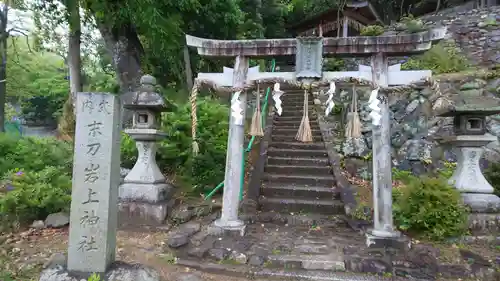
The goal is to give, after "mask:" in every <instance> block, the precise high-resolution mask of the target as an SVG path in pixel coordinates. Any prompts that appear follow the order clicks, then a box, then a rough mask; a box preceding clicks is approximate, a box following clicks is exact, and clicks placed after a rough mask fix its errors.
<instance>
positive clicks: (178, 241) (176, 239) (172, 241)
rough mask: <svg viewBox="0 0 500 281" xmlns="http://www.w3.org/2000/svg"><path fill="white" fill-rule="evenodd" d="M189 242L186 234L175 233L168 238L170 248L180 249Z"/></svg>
mask: <svg viewBox="0 0 500 281" xmlns="http://www.w3.org/2000/svg"><path fill="white" fill-rule="evenodd" d="M188 242H189V236H188V235H187V234H186V233H174V234H172V235H170V237H169V238H168V242H167V244H168V246H169V247H171V248H179V247H182V246H184V245H186V244H187V243H188Z"/></svg>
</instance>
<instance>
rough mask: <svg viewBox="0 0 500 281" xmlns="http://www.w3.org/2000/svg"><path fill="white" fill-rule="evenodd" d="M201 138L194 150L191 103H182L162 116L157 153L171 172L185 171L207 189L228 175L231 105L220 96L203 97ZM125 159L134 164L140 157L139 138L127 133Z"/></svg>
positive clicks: (198, 186)
mask: <svg viewBox="0 0 500 281" xmlns="http://www.w3.org/2000/svg"><path fill="white" fill-rule="evenodd" d="M197 115H198V126H197V129H198V130H197V141H198V144H199V147H200V152H199V154H198V156H197V157H194V156H193V154H192V147H191V145H192V138H191V105H190V104H189V103H186V104H183V105H180V106H178V107H177V108H176V109H175V110H174V111H173V112H168V113H165V114H163V116H162V131H163V132H165V133H166V134H167V138H166V139H165V140H164V141H162V142H161V143H160V145H159V148H158V154H157V157H156V160H157V163H158V166H159V167H160V169H161V170H162V171H164V172H166V173H168V174H176V175H181V176H182V177H183V178H184V179H185V180H186V182H187V183H190V184H192V185H193V186H194V190H193V191H194V192H205V191H208V190H211V189H212V188H214V187H215V186H216V185H217V184H218V183H220V182H221V181H222V180H223V179H224V167H225V161H226V143H227V133H228V127H229V125H228V121H229V109H228V107H227V106H226V105H223V104H221V102H220V101H219V100H216V99H211V98H208V97H207V98H203V99H200V100H199V101H198V110H197ZM121 153H122V163H123V165H124V166H126V167H129V168H130V167H132V165H133V164H134V163H135V160H136V159H137V150H136V148H135V142H134V141H133V140H132V139H130V137H128V136H126V135H124V136H123V139H122V147H121Z"/></svg>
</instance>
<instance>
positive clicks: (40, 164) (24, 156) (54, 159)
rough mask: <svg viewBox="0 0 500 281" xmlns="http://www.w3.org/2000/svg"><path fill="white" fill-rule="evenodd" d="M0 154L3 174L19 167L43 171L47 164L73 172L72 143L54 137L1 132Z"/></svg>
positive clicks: (62, 170) (64, 171)
mask: <svg viewBox="0 0 500 281" xmlns="http://www.w3.org/2000/svg"><path fill="white" fill-rule="evenodd" d="M0 155H2V157H1V158H0V173H2V174H3V173H5V172H7V171H9V170H14V169H17V168H22V169H23V171H41V170H43V169H44V168H45V167H47V166H54V167H58V169H59V171H60V172H61V173H66V174H70V173H71V165H72V155H73V149H72V146H71V144H70V143H67V142H64V141H60V140H56V139H53V138H36V137H18V136H12V135H7V134H0Z"/></svg>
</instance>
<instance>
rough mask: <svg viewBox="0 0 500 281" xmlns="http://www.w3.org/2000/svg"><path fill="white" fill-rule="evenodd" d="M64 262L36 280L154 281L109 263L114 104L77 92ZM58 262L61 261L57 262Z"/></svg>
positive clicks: (115, 176)
mask: <svg viewBox="0 0 500 281" xmlns="http://www.w3.org/2000/svg"><path fill="white" fill-rule="evenodd" d="M76 106H77V107H78V108H77V115H76V129H75V149H74V162H73V187H72V194H71V197H72V200H71V212H70V228H69V245H68V258H67V262H66V263H62V264H57V263H53V264H52V263H51V264H50V265H49V267H48V268H46V269H45V270H43V271H42V273H41V275H40V279H39V280H40V281H56V280H65V281H79V280H82V279H84V280H87V278H88V276H90V275H91V274H93V273H97V274H99V275H100V276H101V280H109V281H118V280H120V281H132V280H134V281H135V280H143V281H146V280H148V281H157V280H159V275H158V273H157V272H155V271H154V270H152V269H149V268H146V267H143V266H141V265H136V266H130V265H126V264H124V263H115V253H116V230H117V214H118V209H117V206H118V185H119V184H120V131H121V122H120V116H121V114H120V111H121V110H120V108H121V105H120V100H119V98H118V96H116V95H113V94H106V93H78V94H77V98H76ZM60 262H63V261H60Z"/></svg>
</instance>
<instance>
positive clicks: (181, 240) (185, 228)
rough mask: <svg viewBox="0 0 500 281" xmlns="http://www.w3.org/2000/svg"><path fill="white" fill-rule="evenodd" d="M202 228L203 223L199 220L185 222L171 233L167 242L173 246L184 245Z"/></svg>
mask: <svg viewBox="0 0 500 281" xmlns="http://www.w3.org/2000/svg"><path fill="white" fill-rule="evenodd" d="M200 229H201V225H200V223H197V222H189V223H186V224H183V225H181V226H179V227H178V228H177V229H176V230H174V231H173V232H172V233H171V234H170V236H169V238H168V241H167V244H168V246H170V247H171V248H179V247H181V246H184V245H186V244H187V243H188V242H189V238H190V237H191V236H193V235H194V234H195V233H197V232H198V231H200Z"/></svg>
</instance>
